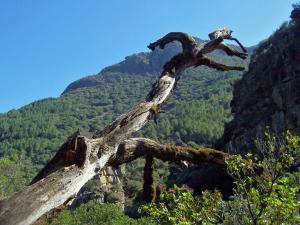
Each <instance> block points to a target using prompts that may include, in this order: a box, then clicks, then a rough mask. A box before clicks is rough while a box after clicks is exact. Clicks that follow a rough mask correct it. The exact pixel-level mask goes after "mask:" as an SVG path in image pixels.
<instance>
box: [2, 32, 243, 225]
mask: <svg viewBox="0 0 300 225" xmlns="http://www.w3.org/2000/svg"><path fill="white" fill-rule="evenodd" d="M223 38H228V35H227V36H224V37H222V36H219V37H218V38H216V39H213V40H212V41H209V42H207V43H204V44H203V43H202V44H199V43H197V42H196V41H195V40H194V39H193V38H192V37H191V36H189V35H187V34H184V33H170V34H168V35H166V36H165V37H163V38H162V39H160V40H158V41H157V42H154V43H152V44H150V45H149V48H151V49H154V48H155V47H156V46H160V47H161V48H163V47H164V46H165V45H166V44H167V43H169V42H171V41H174V40H177V41H180V42H181V43H182V46H183V53H181V54H179V55H177V56H175V57H173V58H172V59H171V60H170V62H168V63H166V64H165V66H164V70H163V72H162V75H161V77H160V78H159V80H158V81H157V82H156V83H155V84H154V85H153V87H152V89H151V91H150V92H149V94H148V96H147V98H146V100H145V101H144V102H141V103H140V104H138V105H136V106H135V107H133V108H132V109H131V110H129V111H128V112H127V113H125V114H123V115H121V116H120V117H119V118H117V119H116V120H115V121H114V122H112V123H111V124H110V125H109V126H107V127H106V128H105V129H103V130H102V131H101V132H98V133H96V134H95V135H94V137H93V138H92V139H89V138H86V137H84V136H81V135H80V134H76V135H74V136H73V137H71V138H70V139H69V140H68V141H67V142H66V143H65V144H64V145H63V146H62V147H61V148H60V149H59V151H58V152H57V154H56V155H55V156H54V158H53V159H52V160H51V161H50V162H49V163H48V164H47V165H46V167H45V168H44V169H43V170H42V171H41V172H40V173H39V174H38V175H37V177H36V178H35V179H34V180H33V182H32V183H31V185H30V186H28V187H27V188H25V189H24V190H22V191H20V192H18V193H16V194H15V195H13V196H12V197H11V198H9V199H6V200H3V201H2V202H0V224H1V225H2V224H5V225H15V224H22V225H26V224H31V223H33V222H34V221H36V220H37V219H38V218H39V217H40V216H42V215H43V214H45V213H47V212H48V211H50V210H51V209H54V208H56V207H58V206H60V205H62V204H66V203H67V202H68V201H70V200H71V199H72V198H73V196H74V195H75V194H76V193H77V192H78V191H79V190H80V188H81V187H82V186H83V185H84V184H85V183H86V182H87V181H88V180H90V179H91V178H92V177H94V176H95V175H96V174H97V173H99V172H100V171H101V170H102V169H103V168H104V167H105V166H107V165H108V164H109V162H110V163H111V162H113V161H114V160H116V161H117V160H118V159H117V158H116V157H115V155H116V153H117V150H118V148H119V145H120V144H121V143H122V142H123V141H125V140H126V139H128V138H129V137H130V136H131V135H132V133H134V132H136V131H138V130H140V129H141V128H142V127H143V126H144V125H145V124H146V123H147V122H148V121H149V120H151V119H155V118H156V115H157V113H158V112H159V109H160V107H161V105H162V104H163V103H164V102H165V101H166V100H167V99H168V97H169V96H170V94H171V91H172V90H173V88H174V85H175V83H176V81H177V80H178V79H179V78H180V75H181V72H182V71H184V70H185V69H186V68H189V67H193V66H194V67H196V66H200V65H206V66H209V67H212V68H215V69H218V70H243V69H244V68H242V67H235V66H226V65H222V64H219V63H216V62H214V61H212V60H211V59H209V58H207V57H205V54H206V53H209V52H211V51H213V50H215V49H222V50H224V51H225V52H226V53H227V54H228V55H235V56H238V57H240V58H243V59H244V58H246V56H247V54H245V53H240V52H238V51H236V50H233V49H231V48H229V47H227V46H226V45H224V44H223V43H222V41H223ZM131 141H133V140H131ZM144 143H146V142H145V141H144ZM127 144H128V143H127ZM152 144H153V143H152ZM182 154H183V155H184V154H187V153H182ZM158 155H159V154H158ZM158 155H157V156H158ZM161 155H162V154H161ZM162 157H163V156H162ZM188 159H189V156H188V154H187V158H186V160H188Z"/></svg>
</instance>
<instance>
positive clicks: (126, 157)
mask: <svg viewBox="0 0 300 225" xmlns="http://www.w3.org/2000/svg"><path fill="white" fill-rule="evenodd" d="M147 155H151V156H152V157H153V158H156V159H159V160H162V161H164V162H174V163H177V164H178V165H182V162H183V161H185V162H187V163H189V164H194V165H199V164H201V163H207V162H208V163H213V164H216V165H220V166H224V167H225V166H226V165H225V158H226V157H227V156H229V154H227V153H225V152H222V151H218V150H214V149H211V148H192V147H183V146H175V145H166V144H161V143H158V142H156V141H153V140H151V139H148V138H130V139H127V140H125V141H123V142H122V143H121V144H120V146H119V148H118V151H117V153H116V155H115V156H114V157H113V158H111V160H110V161H109V163H108V164H109V165H110V166H119V165H121V164H124V163H128V162H131V161H133V160H135V159H138V158H142V157H146V156H147Z"/></svg>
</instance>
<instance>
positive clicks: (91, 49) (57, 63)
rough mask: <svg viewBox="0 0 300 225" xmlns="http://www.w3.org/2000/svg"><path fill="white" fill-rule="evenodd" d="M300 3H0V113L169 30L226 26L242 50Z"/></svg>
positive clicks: (203, 33)
mask: <svg viewBox="0 0 300 225" xmlns="http://www.w3.org/2000/svg"><path fill="white" fill-rule="evenodd" d="M296 2H297V0H251V1H242V0H226V1H225V0H85V1H79V0H68V1H67V0H51V1H50V0H48V1H47V0H0V29H1V30H0V78H1V79H0V85H1V86H0V112H7V111H8V110H10V109H13V108H19V107H21V106H23V105H26V104H28V103H30V102H32V101H34V100H38V99H42V98H46V97H57V96H59V95H60V93H61V92H62V91H63V90H64V88H65V87H66V86H67V85H68V84H69V83H71V82H72V81H74V80H76V79H79V78H81V77H84V76H86V75H90V74H95V73H98V72H99V71H100V70H101V69H102V68H103V67H105V66H108V65H110V64H114V63H117V62H119V61H121V60H123V59H124V57H125V56H127V55H130V54H133V53H137V52H140V51H148V50H147V48H146V46H147V45H148V44H149V43H150V42H152V41H154V40H156V39H158V38H159V37H161V36H163V35H164V34H166V33H168V32H170V31H183V32H187V33H190V34H192V35H194V36H198V37H200V38H207V34H208V33H209V32H210V31H212V30H214V29H215V28H218V27H223V26H226V27H230V28H231V29H233V30H234V31H235V33H234V35H235V36H236V37H238V38H239V39H240V40H241V42H242V43H244V44H245V45H246V46H250V45H254V44H257V43H258V42H259V41H261V40H262V39H264V38H267V37H268V36H269V35H270V34H271V33H272V32H273V31H275V30H276V29H277V28H278V27H279V26H280V25H281V24H282V23H283V22H284V21H286V20H288V19H289V15H290V11H291V8H292V7H291V4H292V3H296Z"/></svg>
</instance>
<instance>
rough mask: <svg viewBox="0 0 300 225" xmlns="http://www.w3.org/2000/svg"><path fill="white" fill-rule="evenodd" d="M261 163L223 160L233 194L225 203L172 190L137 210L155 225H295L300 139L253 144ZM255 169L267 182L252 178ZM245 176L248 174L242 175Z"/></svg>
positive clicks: (269, 138) (299, 220)
mask: <svg viewBox="0 0 300 225" xmlns="http://www.w3.org/2000/svg"><path fill="white" fill-rule="evenodd" d="M258 148H259V150H260V152H261V154H262V160H260V161H258V160H257V159H256V158H255V157H252V155H248V156H246V157H247V160H248V162H249V163H245V160H244V159H243V158H242V157H241V156H239V155H237V156H232V157H230V158H228V160H227V162H226V163H227V167H228V170H229V172H230V173H231V174H232V175H233V176H234V177H235V183H236V188H235V189H234V195H233V196H231V198H230V200H229V201H224V200H222V197H221V195H220V193H219V192H217V191H215V192H214V193H210V192H203V193H202V196H201V197H200V198H199V199H198V198H197V197H194V196H193V194H192V192H191V191H189V190H188V189H187V188H179V187H176V186H175V187H174V189H171V190H169V191H164V192H163V194H162V195H161V199H160V202H159V203H158V204H148V205H145V206H143V207H142V208H141V210H142V212H144V213H145V214H147V215H149V216H150V218H152V220H153V221H155V222H157V223H158V224H166V225H169V224H180V225H190V224H206V225H210V224H228V225H229V224H233V225H247V224H249V225H250V224H251V225H258V224H261V225H265V224H270V225H271V224H272V225H274V224H291V225H294V224H299V223H300V217H299V214H298V212H297V210H298V209H299V206H300V205H299V203H298V202H297V198H296V195H297V194H298V193H299V184H300V182H299V181H300V173H299V171H298V172H290V169H291V167H292V166H293V163H294V162H295V161H296V160H297V159H299V157H300V138H299V137H296V136H292V135H291V134H290V133H287V134H286V136H285V138H284V139H280V138H277V137H274V136H272V135H269V134H266V138H265V140H264V141H260V142H258ZM254 165H260V166H262V167H263V168H264V170H265V173H266V174H267V177H262V176H259V175H253V176H245V174H246V173H249V171H251V170H252V171H253V172H254V173H253V174H255V171H254V170H255V167H254ZM246 171H247V172H246Z"/></svg>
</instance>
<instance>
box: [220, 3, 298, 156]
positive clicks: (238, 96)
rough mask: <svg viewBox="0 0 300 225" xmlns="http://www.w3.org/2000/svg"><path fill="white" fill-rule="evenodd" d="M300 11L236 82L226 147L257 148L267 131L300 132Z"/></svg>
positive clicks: (260, 49)
mask: <svg viewBox="0 0 300 225" xmlns="http://www.w3.org/2000/svg"><path fill="white" fill-rule="evenodd" d="M299 12H300V10H299V8H297V7H295V9H294V11H293V12H292V15H291V18H292V21H291V22H289V23H284V24H283V25H282V26H281V27H280V28H279V29H278V30H277V31H276V32H275V33H274V34H273V35H272V36H271V37H270V38H269V39H267V40H265V41H263V42H262V43H260V45H259V47H258V48H257V50H256V51H255V53H254V54H253V55H252V59H251V63H250V65H249V70H248V72H247V73H245V74H244V75H243V78H242V79H241V80H239V81H238V82H236V84H235V85H234V91H233V100H232V102H231V107H232V112H233V114H234V119H233V120H232V121H231V122H230V123H228V124H227V125H226V127H225V132H224V140H223V141H224V143H225V145H226V147H227V149H230V150H232V151H234V152H246V151H249V149H255V143H254V141H255V139H260V138H262V137H263V136H264V133H265V132H266V131H267V130H270V131H271V132H274V133H276V134H278V135H281V134H282V133H283V132H285V131H286V130H290V131H292V132H293V133H295V134H296V135H300V39H299V36H300V21H299V20H300V13H299Z"/></svg>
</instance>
